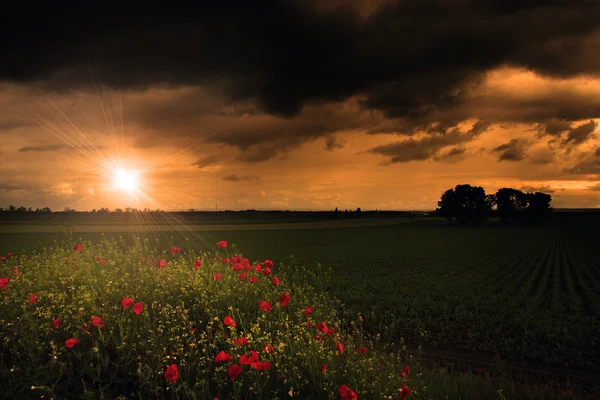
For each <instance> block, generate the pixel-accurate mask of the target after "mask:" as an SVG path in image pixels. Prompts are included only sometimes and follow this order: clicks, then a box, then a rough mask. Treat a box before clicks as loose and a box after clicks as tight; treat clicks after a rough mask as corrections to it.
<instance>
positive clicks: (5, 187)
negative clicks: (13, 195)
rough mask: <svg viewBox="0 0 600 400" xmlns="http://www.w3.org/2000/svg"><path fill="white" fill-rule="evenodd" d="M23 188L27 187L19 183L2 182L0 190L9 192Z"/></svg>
mask: <svg viewBox="0 0 600 400" xmlns="http://www.w3.org/2000/svg"><path fill="white" fill-rule="evenodd" d="M22 189H25V188H24V187H21V186H18V185H13V184H10V183H0V190H4V191H7V192H10V191H13V190H22Z"/></svg>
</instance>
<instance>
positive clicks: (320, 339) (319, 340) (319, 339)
mask: <svg viewBox="0 0 600 400" xmlns="http://www.w3.org/2000/svg"><path fill="white" fill-rule="evenodd" d="M313 339H315V340H316V341H317V342H322V341H323V338H322V337H321V336H313Z"/></svg>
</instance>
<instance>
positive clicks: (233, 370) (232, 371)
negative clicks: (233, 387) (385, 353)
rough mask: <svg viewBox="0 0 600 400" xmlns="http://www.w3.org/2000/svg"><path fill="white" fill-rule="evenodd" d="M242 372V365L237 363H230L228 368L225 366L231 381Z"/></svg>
mask: <svg viewBox="0 0 600 400" xmlns="http://www.w3.org/2000/svg"><path fill="white" fill-rule="evenodd" d="M241 374H242V367H240V366H239V365H237V364H231V365H230V366H229V368H227V375H229V378H231V380H232V381H235V378H237V377H238V376H240V375H241Z"/></svg>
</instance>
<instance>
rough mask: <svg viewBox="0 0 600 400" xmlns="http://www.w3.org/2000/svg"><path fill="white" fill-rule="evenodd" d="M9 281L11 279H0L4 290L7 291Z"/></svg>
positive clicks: (0, 284) (0, 285)
mask: <svg viewBox="0 0 600 400" xmlns="http://www.w3.org/2000/svg"><path fill="white" fill-rule="evenodd" d="M9 280H10V279H9V278H0V287H1V288H2V290H6V287H7V286H8V281H9Z"/></svg>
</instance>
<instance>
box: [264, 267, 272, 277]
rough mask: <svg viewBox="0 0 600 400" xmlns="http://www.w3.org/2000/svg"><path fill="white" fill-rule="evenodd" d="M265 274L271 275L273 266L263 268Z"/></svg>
mask: <svg viewBox="0 0 600 400" xmlns="http://www.w3.org/2000/svg"><path fill="white" fill-rule="evenodd" d="M263 274H265V275H271V268H269V267H267V268H265V269H263Z"/></svg>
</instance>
